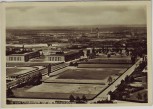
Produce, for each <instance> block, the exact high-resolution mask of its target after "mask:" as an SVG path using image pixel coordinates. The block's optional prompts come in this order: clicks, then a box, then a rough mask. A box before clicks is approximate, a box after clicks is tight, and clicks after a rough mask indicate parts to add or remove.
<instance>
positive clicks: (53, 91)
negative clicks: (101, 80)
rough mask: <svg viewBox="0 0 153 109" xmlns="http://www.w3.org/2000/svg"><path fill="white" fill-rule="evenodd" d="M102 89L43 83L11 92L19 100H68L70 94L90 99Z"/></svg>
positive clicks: (93, 86) (101, 87)
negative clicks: (19, 98)
mask: <svg viewBox="0 0 153 109" xmlns="http://www.w3.org/2000/svg"><path fill="white" fill-rule="evenodd" d="M104 87H105V86H103V85H92V84H62V83H60V84H59V83H43V84H41V85H38V86H34V87H27V88H26V87H24V88H17V89H14V90H13V92H14V95H15V97H21V98H46V99H51V98H52V99H69V96H70V95H71V94H72V95H74V96H79V97H80V98H81V97H82V96H83V95H85V96H86V97H87V99H91V98H93V97H94V96H95V95H96V94H98V93H99V92H100V91H101V90H102V89H103V88H104Z"/></svg>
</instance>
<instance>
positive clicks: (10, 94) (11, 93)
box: [7, 87, 14, 97]
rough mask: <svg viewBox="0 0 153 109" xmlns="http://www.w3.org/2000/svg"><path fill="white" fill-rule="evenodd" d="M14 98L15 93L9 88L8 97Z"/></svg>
mask: <svg viewBox="0 0 153 109" xmlns="http://www.w3.org/2000/svg"><path fill="white" fill-rule="evenodd" d="M13 96H14V93H13V91H12V89H11V88H10V87H9V88H8V89H7V97H13Z"/></svg>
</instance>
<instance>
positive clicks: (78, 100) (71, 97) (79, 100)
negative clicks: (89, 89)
mask: <svg viewBox="0 0 153 109" xmlns="http://www.w3.org/2000/svg"><path fill="white" fill-rule="evenodd" d="M69 100H70V102H75V103H86V102H87V98H86V96H85V95H83V96H82V98H80V97H79V96H77V97H76V98H75V97H74V96H73V95H70V97H69Z"/></svg>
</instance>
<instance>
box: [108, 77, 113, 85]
mask: <svg viewBox="0 0 153 109" xmlns="http://www.w3.org/2000/svg"><path fill="white" fill-rule="evenodd" d="M107 81H108V83H109V84H110V83H112V81H113V79H112V77H111V76H109V77H108V80H107Z"/></svg>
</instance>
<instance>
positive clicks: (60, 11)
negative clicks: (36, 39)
mask: <svg viewBox="0 0 153 109" xmlns="http://www.w3.org/2000/svg"><path fill="white" fill-rule="evenodd" d="M80 25H81V26H86V25H146V7H145V6H143V5H136V6H132V5H124V6H122V5H119V6H114V5H113V6H109V5H105V6H99V5H97V6H94V5H93V6H86V5H84V6H41V7H40V6H22V7H21V6H20V7H7V8H6V27H7V28H20V27H21V28H37V27H54V26H80Z"/></svg>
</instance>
